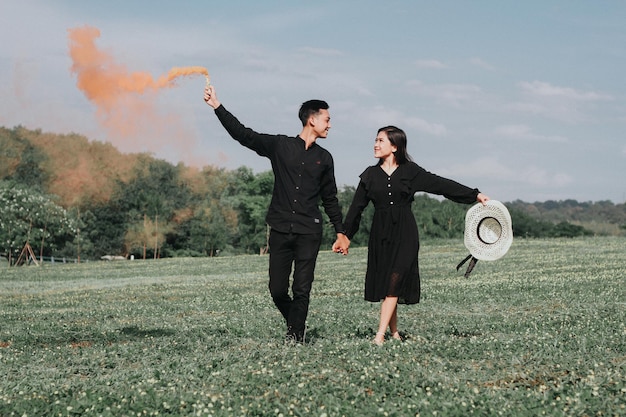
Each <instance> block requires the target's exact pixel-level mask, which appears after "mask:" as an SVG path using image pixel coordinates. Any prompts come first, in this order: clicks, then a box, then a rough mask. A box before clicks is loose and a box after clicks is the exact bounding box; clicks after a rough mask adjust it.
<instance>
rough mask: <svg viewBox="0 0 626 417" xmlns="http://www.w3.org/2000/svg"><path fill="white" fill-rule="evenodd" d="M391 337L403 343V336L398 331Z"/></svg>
mask: <svg viewBox="0 0 626 417" xmlns="http://www.w3.org/2000/svg"><path fill="white" fill-rule="evenodd" d="M391 337H392V338H393V339H396V340H399V341H401V342H402V336H400V332H398V331H395V332H393V334H392V335H391Z"/></svg>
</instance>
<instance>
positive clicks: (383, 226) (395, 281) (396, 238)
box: [344, 162, 479, 304]
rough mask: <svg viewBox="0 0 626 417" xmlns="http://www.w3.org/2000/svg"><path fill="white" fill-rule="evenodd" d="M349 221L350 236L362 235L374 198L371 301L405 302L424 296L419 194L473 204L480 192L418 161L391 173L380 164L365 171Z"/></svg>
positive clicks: (367, 282) (367, 286) (369, 265)
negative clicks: (417, 212)
mask: <svg viewBox="0 0 626 417" xmlns="http://www.w3.org/2000/svg"><path fill="white" fill-rule="evenodd" d="M360 178H361V181H360V182H359V186H358V187H357V190H356V192H355V194H354V199H353V200H352V204H351V205H350V209H349V210H348V214H347V216H346V220H345V222H344V224H345V227H346V235H347V236H348V238H349V239H352V237H353V236H354V235H355V234H356V232H357V231H358V229H359V223H360V221H361V214H362V212H363V210H364V209H365V207H367V205H368V204H369V202H370V201H371V202H372V203H373V204H374V209H375V212H374V219H373V221H372V227H371V231H370V236H369V243H368V254H367V274H366V276H365V300H367V301H372V302H377V301H381V300H383V299H384V298H385V297H387V296H392V297H393V296H395V297H398V302H399V303H401V304H415V303H418V302H419V300H420V276H419V268H418V256H417V254H418V251H419V235H418V231H417V224H416V223H415V217H414V216H413V212H412V211H411V204H412V202H413V196H414V195H415V193H416V192H419V191H425V192H428V193H432V194H438V195H443V196H444V197H446V198H448V199H450V200H452V201H455V202H457V203H465V204H471V203H473V202H475V201H476V196H477V195H478V193H479V191H478V190H477V189H472V188H469V187H466V186H464V185H462V184H459V183H457V182H455V181H453V180H450V179H447V178H443V177H440V176H438V175H435V174H432V173H430V172H428V171H426V170H425V169H424V168H422V167H420V166H419V165H417V164H415V163H413V162H407V163H405V164H402V165H399V166H398V167H397V168H396V170H395V171H394V172H393V173H392V174H391V175H388V174H387V173H386V172H385V171H384V170H383V169H382V167H381V166H380V165H375V166H371V167H368V168H367V169H366V170H365V171H363V173H362V174H361V175H360Z"/></svg>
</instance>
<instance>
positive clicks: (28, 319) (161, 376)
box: [0, 238, 626, 417]
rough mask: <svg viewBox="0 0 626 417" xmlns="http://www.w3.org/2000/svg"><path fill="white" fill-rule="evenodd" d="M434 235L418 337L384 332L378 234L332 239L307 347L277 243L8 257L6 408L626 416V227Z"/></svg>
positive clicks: (321, 267)
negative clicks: (172, 254)
mask: <svg viewBox="0 0 626 417" xmlns="http://www.w3.org/2000/svg"><path fill="white" fill-rule="evenodd" d="M465 255H466V251H465V249H464V248H463V245H462V243H461V242H459V241H441V242H425V243H424V244H423V249H422V252H421V258H420V259H421V272H422V288H423V300H422V302H421V303H420V304H418V305H415V306H400V309H399V318H400V328H401V331H402V333H403V334H404V335H405V336H406V341H405V342H395V341H388V342H387V343H385V345H384V346H382V347H378V346H374V345H372V344H371V342H370V340H371V339H372V338H373V336H374V329H375V328H376V325H377V320H378V309H379V305H378V304H372V303H367V302H365V301H363V297H362V294H363V277H364V271H365V267H366V265H365V258H366V250H365V249H353V250H352V251H351V254H350V255H349V256H348V257H341V256H339V255H335V254H333V253H331V252H322V253H321V254H320V258H319V263H318V269H317V278H316V281H315V283H314V287H313V294H312V302H311V309H310V314H309V321H308V327H309V330H308V339H309V342H308V343H307V344H305V345H288V344H287V345H286V344H285V343H284V342H283V337H284V332H285V330H284V325H283V322H282V319H281V317H280V315H279V313H278V312H277V310H276V309H275V308H274V306H273V304H272V302H271V299H270V297H269V293H268V291H267V278H266V275H267V257H265V256H239V257H223V258H212V259H164V260H157V261H154V260H151V261H122V262H109V263H106V262H97V263H86V264H71V265H62V264H56V265H45V266H43V267H36V266H30V267H20V268H10V269H9V268H2V269H0V274H1V277H0V311H1V320H0V374H1V375H2V377H1V378H0V416H13V415H15V416H72V415H87V416H89V415H94V416H96V415H104V416H144V415H201V416H206V415H214V416H227V415H228V416H230V415H234V416H239V415H242V416H243V415H246V416H266V415H267V416H291V415H295V416H305V415H306V416H309V415H313V416H329V417H330V416H342V415H345V416H370V415H371V416H374V415H383V416H415V415H420V416H434V415H437V416H468V415H477V416H497V415H503V416H538V415H548V416H600V415H601V416H612V415H626V376H625V375H626V297H625V296H626V289H625V285H624V284H625V282H626V280H625V276H626V272H625V270H626V240H624V239H619V238H590V239H575V240H522V239H518V240H516V241H515V242H514V244H513V246H512V248H511V250H510V252H509V253H508V254H507V256H506V257H504V258H503V259H500V260H498V261H495V262H483V261H481V262H479V263H478V265H477V266H476V269H475V270H474V272H473V273H472V275H471V276H470V278H468V279H466V278H464V277H463V275H462V273H460V272H456V271H455V270H454V267H455V266H456V264H457V263H458V262H459V261H460V260H461V259H462V258H463V257H464V256H465Z"/></svg>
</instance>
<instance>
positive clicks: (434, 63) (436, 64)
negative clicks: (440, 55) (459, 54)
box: [415, 59, 448, 69]
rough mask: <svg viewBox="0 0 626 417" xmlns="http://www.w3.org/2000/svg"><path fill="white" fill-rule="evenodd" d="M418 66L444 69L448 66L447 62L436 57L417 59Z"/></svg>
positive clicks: (416, 64)
mask: <svg viewBox="0 0 626 417" xmlns="http://www.w3.org/2000/svg"><path fill="white" fill-rule="evenodd" d="M415 66H416V67H417V68H431V69H444V68H448V66H447V65H446V64H444V63H443V62H441V61H438V60H436V59H418V60H417V61H415Z"/></svg>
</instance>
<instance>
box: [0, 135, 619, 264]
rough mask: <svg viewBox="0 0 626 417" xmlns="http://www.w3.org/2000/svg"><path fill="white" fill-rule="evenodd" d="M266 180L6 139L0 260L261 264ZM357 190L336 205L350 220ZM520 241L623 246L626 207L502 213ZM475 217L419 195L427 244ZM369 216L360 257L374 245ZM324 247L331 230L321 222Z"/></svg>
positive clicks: (73, 143)
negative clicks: (605, 239) (581, 239)
mask: <svg viewBox="0 0 626 417" xmlns="http://www.w3.org/2000/svg"><path fill="white" fill-rule="evenodd" d="M273 181H274V178H273V175H272V172H271V171H266V172H261V173H255V172H253V171H252V170H251V169H250V168H248V167H240V168H238V169H235V170H226V169H222V168H215V167H212V166H205V167H203V168H201V169H195V168H191V167H187V166H185V165H184V164H177V165H174V164H171V163H169V162H166V161H164V160H160V159H156V158H154V157H153V156H151V155H149V154H131V155H128V154H121V153H120V152H119V151H117V150H116V149H115V148H113V147H112V146H111V145H109V144H102V143H99V142H90V141H88V140H87V138H85V137H83V136H80V135H75V134H70V135H55V134H50V133H42V132H41V131H39V130H34V131H33V130H28V129H25V128H23V127H16V128H13V129H6V128H0V254H2V255H4V256H5V257H6V258H7V259H9V260H10V262H13V263H14V262H15V261H17V260H18V259H19V257H20V254H22V253H23V250H24V247H25V245H26V244H27V243H28V245H29V246H30V247H32V249H33V252H34V253H35V255H36V256H38V257H49V256H55V257H67V258H73V259H78V260H88V259H100V257H102V256H105V255H121V256H124V257H129V256H133V257H135V258H143V259H149V258H161V257H179V256H216V255H218V254H243V253H264V252H266V251H267V237H268V227H267V225H266V224H265V213H266V210H267V207H268V205H269V201H270V199H271V194H272V187H273ZM354 192H355V188H354V187H353V186H344V187H341V188H340V189H339V192H338V198H339V201H340V204H341V206H342V208H343V210H344V214H345V212H346V211H347V209H348V207H349V205H350V202H351V201H352V197H353V195H354ZM506 205H507V206H508V208H509V210H510V212H511V216H512V220H513V233H514V235H515V236H519V237H572V236H584V235H590V234H607V235H608V234H612V235H616V234H617V235H623V234H624V233H625V232H626V208H625V207H624V204H621V205H619V204H618V205H615V204H613V203H611V202H599V203H578V202H575V201H572V200H567V201H565V202H545V203H533V204H530V203H524V202H521V201H515V202H512V203H506ZM468 208H469V206H466V205H460V204H457V203H453V202H451V201H448V200H443V201H441V200H439V199H436V198H432V197H429V196H428V195H423V194H418V195H416V196H415V202H414V204H413V212H414V215H415V218H416V220H417V223H418V228H419V232H420V237H421V238H422V239H429V238H462V236H463V230H464V224H465V213H466V211H467V209H468ZM372 216H373V208H372V207H371V206H370V207H368V209H367V210H366V211H365V212H364V213H363V219H362V222H361V228H360V230H359V232H358V233H357V235H356V236H354V239H353V245H354V246H362V245H366V244H367V239H368V236H369V225H370V224H371V219H372ZM325 225H326V227H325V228H324V236H323V247H328V248H329V247H330V246H331V245H332V242H333V241H334V238H335V236H334V231H333V228H332V226H331V225H330V224H329V222H328V219H327V218H325Z"/></svg>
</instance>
